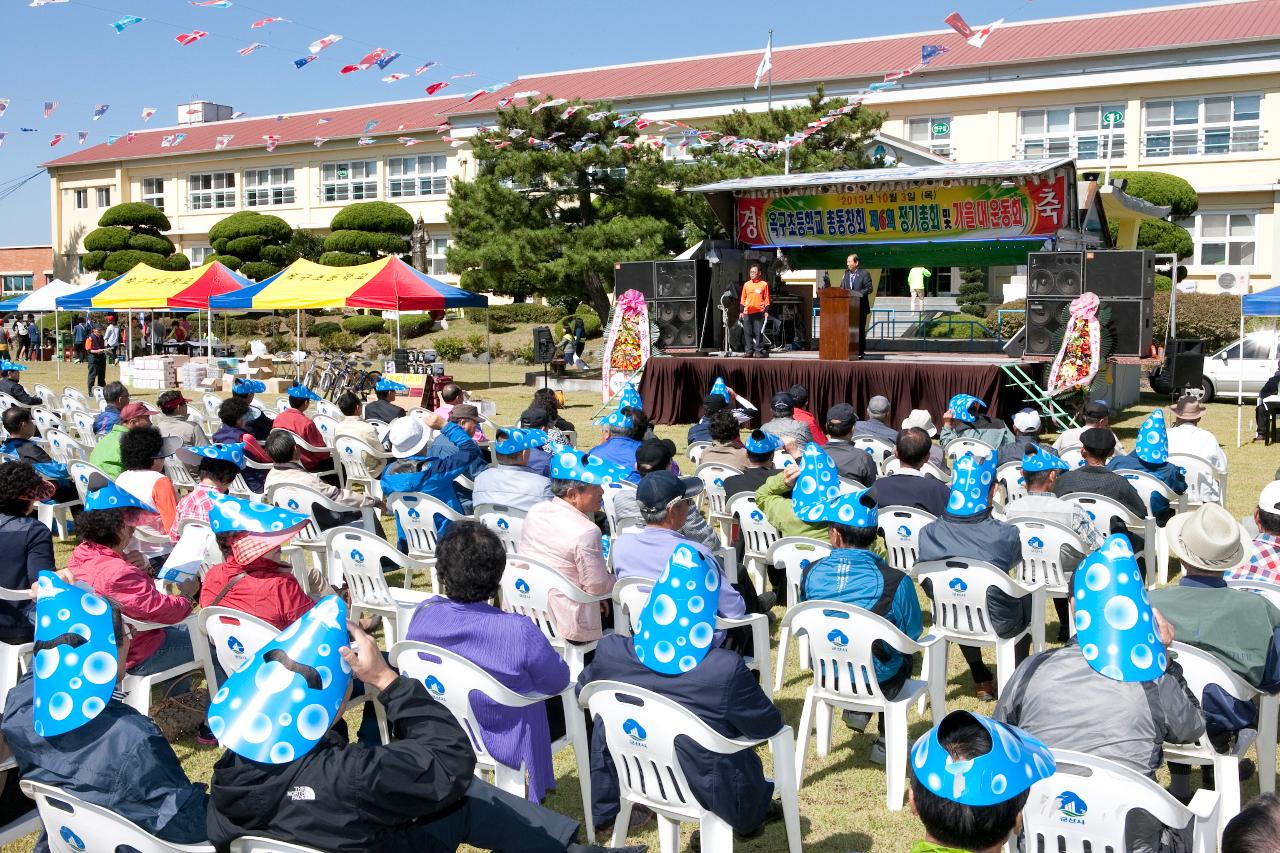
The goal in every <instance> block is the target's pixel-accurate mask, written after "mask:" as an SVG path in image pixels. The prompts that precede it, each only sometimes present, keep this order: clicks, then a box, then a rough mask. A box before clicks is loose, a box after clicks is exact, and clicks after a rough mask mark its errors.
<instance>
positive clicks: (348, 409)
mask: <svg viewBox="0 0 1280 853" xmlns="http://www.w3.org/2000/svg"><path fill="white" fill-rule="evenodd" d="M334 405H336V406H337V407H338V411H340V412H342V420H340V421H338V423H337V425H336V426H335V427H334V428H333V438H334V442H335V443H336V442H337V440H338V439H339V438H341V437H342V436H346V437H348V438H354V439H358V440H360V441H363V442H364V443H365V444H367V445H369V447H371V448H373V450H374V451H375V452H377V451H380V450H382V436H381V435H380V434H379V433H378V428H377V427H376V426H374V425H373V424H371V423H369V422H368V421H366V420H365V419H364V418H362V417H360V398H359V397H357V396H356V395H355V394H352V393H351V392H350V391H344V392H342V394H340V395H338V399H337V401H336V402H335V403H334ZM361 456H363V457H364V460H363V461H364V467H365V469H366V470H367V471H368V472H369V473H370V474H372V475H373V476H374V477H376V476H378V475H379V474H381V473H382V469H383V466H385V465H386V460H384V459H379V458H378V457H376V456H370V455H369V454H368V453H363V454H361Z"/></svg>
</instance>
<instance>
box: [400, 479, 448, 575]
mask: <svg viewBox="0 0 1280 853" xmlns="http://www.w3.org/2000/svg"><path fill="white" fill-rule="evenodd" d="M390 506H391V513H392V515H394V516H395V517H396V523H397V524H398V525H399V526H400V530H401V532H402V533H403V534H404V538H405V541H406V542H407V543H408V546H409V556H410V557H412V558H413V559H415V560H417V561H418V562H419V563H422V564H423V565H425V566H426V567H427V569H428V571H430V573H431V591H432V592H437V593H438V592H440V591H441V590H440V578H439V576H437V574H436V541H437V540H438V538H439V534H438V533H437V526H436V525H437V524H438V523H447V522H453V521H458V520H459V519H461V518H462V515H460V514H459V513H457V512H455V511H454V510H453V508H452V507H450V506H449V505H448V504H446V503H445V502H444V501H442V500H440V499H439V498H434V497H432V496H431V495H424V494H422V493H421V492H396V493H395V494H393V495H391V496H390ZM404 585H405V589H408V588H409V587H411V586H413V577H412V575H411V574H410V572H409V571H408V570H405V574H404Z"/></svg>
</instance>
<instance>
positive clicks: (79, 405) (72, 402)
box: [53, 395, 89, 414]
mask: <svg viewBox="0 0 1280 853" xmlns="http://www.w3.org/2000/svg"><path fill="white" fill-rule="evenodd" d="M53 408H55V409H58V410H59V411H62V412H65V413H66V414H71V413H72V412H87V411H89V410H88V409H86V408H85V404H84V400H83V399H78V398H76V397H70V396H67V395H63V396H62V397H59V398H58V405H57V406H54V407H53Z"/></svg>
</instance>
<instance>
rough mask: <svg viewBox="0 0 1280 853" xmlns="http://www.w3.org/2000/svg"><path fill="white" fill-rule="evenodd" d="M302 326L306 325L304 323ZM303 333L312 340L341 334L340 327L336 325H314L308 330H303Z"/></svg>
mask: <svg viewBox="0 0 1280 853" xmlns="http://www.w3.org/2000/svg"><path fill="white" fill-rule="evenodd" d="M303 325H304V326H305V325H306V324H305V323H304V324H303ZM303 331H305V332H306V333H307V334H308V335H310V336H311V337H313V338H323V337H325V336H326V335H332V334H333V333H334V332H341V331H342V326H340V325H338V324H337V323H316V324H315V325H314V326H312V327H311V328H310V329H306V328H304V329H303Z"/></svg>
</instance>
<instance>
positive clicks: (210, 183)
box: [187, 172, 236, 210]
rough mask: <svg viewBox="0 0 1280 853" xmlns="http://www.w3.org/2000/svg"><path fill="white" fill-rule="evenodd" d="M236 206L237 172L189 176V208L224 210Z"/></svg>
mask: <svg viewBox="0 0 1280 853" xmlns="http://www.w3.org/2000/svg"><path fill="white" fill-rule="evenodd" d="M235 206H236V173H235V172H210V173H208V174H206V175H188V176H187V209H188V210H224V209H226V208H231V207H235Z"/></svg>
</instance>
